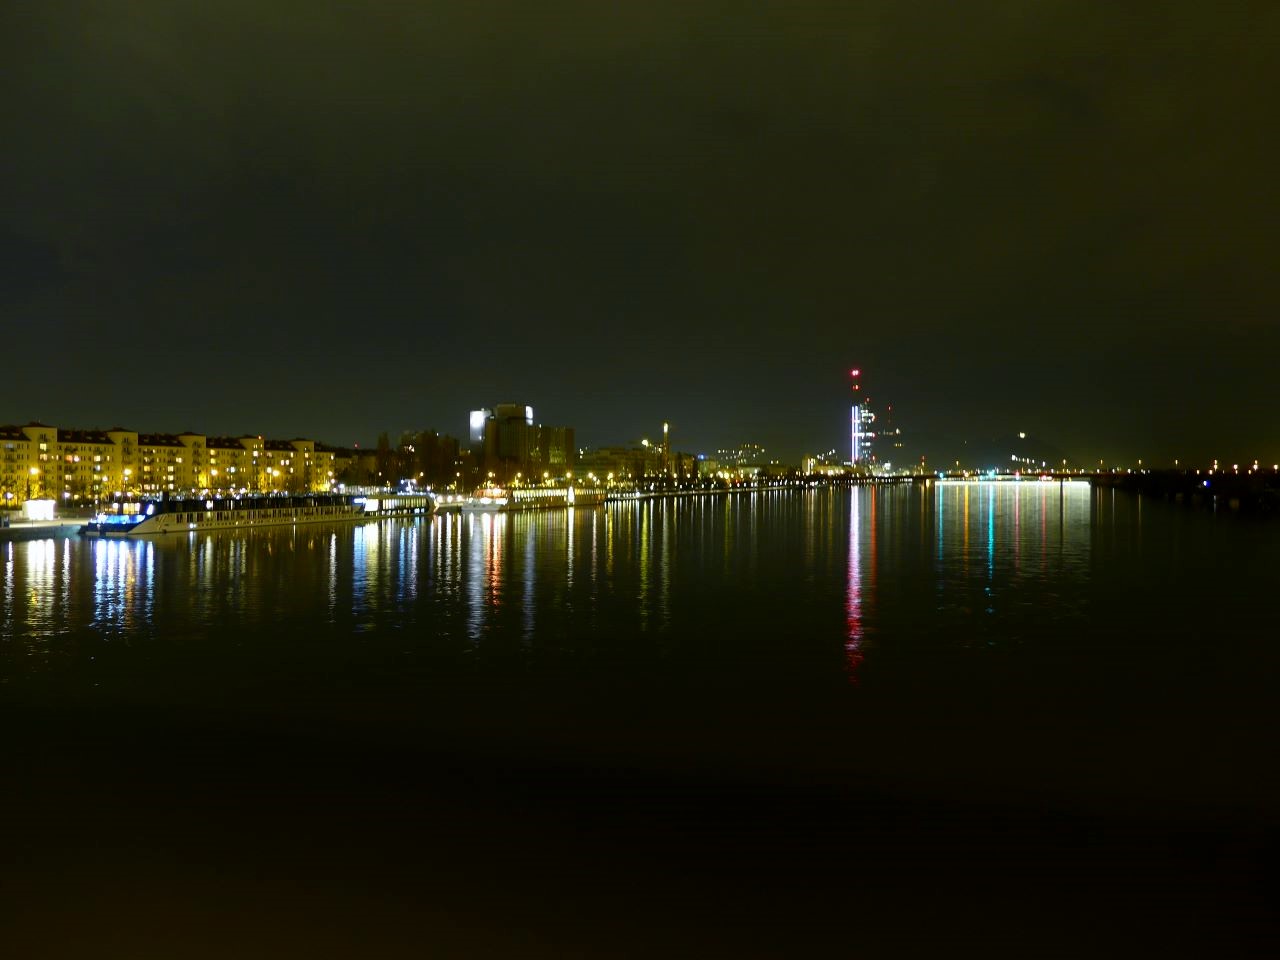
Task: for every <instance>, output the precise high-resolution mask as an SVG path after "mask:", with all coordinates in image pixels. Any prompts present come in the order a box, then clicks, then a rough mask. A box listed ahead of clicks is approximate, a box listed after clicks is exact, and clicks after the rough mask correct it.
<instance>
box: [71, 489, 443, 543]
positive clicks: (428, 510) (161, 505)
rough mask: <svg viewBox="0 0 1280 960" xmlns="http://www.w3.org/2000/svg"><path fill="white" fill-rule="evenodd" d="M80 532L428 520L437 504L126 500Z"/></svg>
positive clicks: (326, 497)
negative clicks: (386, 519)
mask: <svg viewBox="0 0 1280 960" xmlns="http://www.w3.org/2000/svg"><path fill="white" fill-rule="evenodd" d="M115 507H116V510H115V511H114V512H111V513H100V514H98V515H97V516H96V517H94V518H93V519H92V520H91V521H89V522H88V523H86V524H85V525H84V526H82V527H81V528H80V535H81V536H82V537H144V536H150V535H158V534H166V533H191V532H196V533H199V532H203V531H208V530H245V529H251V528H255V527H269V526H280V525H282V524H297V523H340V522H343V521H363V520H379V519H382V518H384V517H411V516H430V515H431V514H433V513H435V511H436V500H435V497H434V496H433V495H432V494H429V493H410V494H405V493H389V494H382V495H375V496H361V497H356V496H347V495H340V494H310V495H304V496H266V497H225V498H213V499H209V498H206V499H192V498H186V499H176V498H170V497H162V498H160V499H158V500H142V501H130V502H125V503H118V504H115Z"/></svg>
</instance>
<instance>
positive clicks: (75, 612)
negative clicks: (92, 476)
mask: <svg viewBox="0 0 1280 960" xmlns="http://www.w3.org/2000/svg"><path fill="white" fill-rule="evenodd" d="M1204 521H1205V518H1204V517H1189V516H1188V515H1185V514H1177V513H1170V512H1169V511H1167V510H1166V511H1163V512H1162V511H1158V510H1155V509H1152V508H1150V507H1148V509H1147V510H1146V512H1145V513H1142V514H1139V512H1138V507H1137V506H1136V505H1135V504H1134V503H1133V502H1131V501H1128V500H1125V499H1120V500H1117V499H1115V498H1114V497H1113V496H1112V495H1111V494H1110V493H1106V494H1103V493H1097V494H1094V493H1093V492H1091V490H1090V488H1089V487H1088V486H1087V485H1084V484H1071V483H1068V484H1056V483H1055V484H1042V483H1021V484H1014V483H968V484H962V483H935V484H932V485H930V486H928V487H925V486H914V487H913V486H909V485H907V486H896V487H879V488H877V487H859V488H854V489H852V490H846V489H825V488H819V489H814V490H806V491H791V492H768V493H753V494H749V495H741V496H729V497H724V496H705V497H687V498H680V499H671V500H666V501H662V500H658V501H637V502H629V503H619V504H613V505H610V506H608V507H607V508H602V509H591V510H584V509H574V510H572V511H561V512H545V513H526V514H512V515H497V516H493V515H479V516H459V515H456V514H455V515H441V516H438V517H435V518H433V519H432V520H430V521H421V522H405V523H398V522H387V521H383V522H380V523H369V524H361V525H347V526H344V525H335V526H322V525H315V526H311V527H308V528H303V527H299V528H278V529H267V530H260V531H254V532H252V533H249V534H232V533H226V534H212V535H203V536H200V537H196V536H195V535H192V536H190V537H185V536H183V537H176V538H173V539H165V540H150V539H147V540H138V541H132V540H129V541H114V540H112V541H78V540H47V541H33V542H27V543H10V544H4V545H3V546H0V551H3V552H2V553H0V556H2V557H3V565H2V566H0V575H2V579H0V603H2V604H3V608H2V610H0V613H2V614H3V616H2V617H0V642H2V643H3V649H2V651H0V653H2V655H3V660H2V661H0V669H2V670H4V671H6V672H8V673H10V674H21V673H25V672H31V671H33V670H34V671H39V670H53V669H62V670H67V671H70V672H74V670H75V669H76V668H77V664H83V662H84V659H85V658H87V657H92V656H94V655H95V651H96V650H97V649H98V648H99V647H100V646H101V645H102V644H104V643H107V642H110V641H112V640H113V639H115V638H125V639H127V640H130V641H137V642H141V641H146V642H147V643H150V644H160V645H163V644H166V643H172V642H175V640H177V639H181V638H188V639H189V641H190V642H196V641H199V642H205V643H207V646H208V650H207V654H208V656H210V657H213V658H217V657H218V656H219V655H220V654H219V649H220V648H219V647H218V646H217V645H216V643H215V641H214V639H213V638H217V637H224V638H225V636H227V635H228V634H232V633H233V634H234V635H235V636H236V637H238V638H243V642H244V643H247V644H254V643H257V644H264V645H268V644H275V645H286V646H287V645H289V644H297V645H299V646H300V647H301V645H302V644H303V642H304V640H305V643H307V644H310V643H313V642H314V641H315V640H316V639H317V638H321V637H324V638H327V639H328V640H329V641H330V643H331V644H332V645H333V646H334V647H336V648H338V649H339V650H340V649H341V648H342V647H343V646H344V645H348V644H352V643H353V642H355V641H353V639H352V638H353V637H357V636H368V637H379V636H384V635H386V634H388V633H390V632H394V633H396V634H397V635H398V638H397V640H396V646H397V648H398V649H400V650H416V651H419V652H424V653H438V654H442V655H467V654H468V652H471V653H478V654H479V653H483V654H487V655H501V656H507V655H520V656H540V655H551V654H554V655H557V656H563V655H573V656H578V657H590V658H595V659H596V660H597V661H605V660H608V659H609V658H620V659H623V660H625V659H627V658H629V657H642V658H653V657H659V658H661V657H676V658H678V659H679V658H685V660H684V661H682V662H687V661H688V658H693V659H694V660H701V661H705V662H715V663H723V664H725V665H726V666H729V665H738V666H741V665H744V664H746V665H750V664H755V665H757V666H759V667H760V668H762V669H771V668H772V669H786V668H787V667H788V666H789V665H790V664H793V663H795V662H800V661H805V660H806V658H808V659H809V660H813V661H814V662H819V661H821V660H822V657H823V656H824V654H823V651H824V650H825V651H830V653H831V656H832V659H831V661H830V662H831V663H832V664H833V665H834V664H840V666H839V667H838V669H839V670H842V671H843V672H845V673H846V674H849V675H853V674H854V673H855V672H856V671H857V670H858V669H860V667H859V664H861V663H862V661H863V660H864V659H866V658H868V657H870V658H873V659H874V657H876V656H878V655H880V652H883V653H886V654H887V653H890V652H892V651H894V650H902V649H905V648H906V647H909V646H911V645H919V644H922V643H925V644H927V645H933V646H940V645H950V646H952V647H954V648H955V649H966V648H968V647H970V646H988V647H989V646H997V647H998V646H1001V645H1009V644H1014V645H1017V644H1022V643H1026V642H1028V641H1029V640H1031V639H1033V638H1035V637H1036V636H1038V635H1041V634H1043V633H1044V631H1045V630H1046V629H1055V630H1059V631H1064V630H1071V629H1077V628H1086V627H1088V626H1090V625H1091V624H1096V623H1101V622H1102V616H1103V614H1102V612H1100V611H1101V608H1100V606H1099V604H1100V603H1101V602H1102V601H1100V599H1099V595H1098V585H1097V584H1096V583H1095V580H1096V577H1097V568H1098V567H1099V565H1101V567H1102V569H1104V570H1105V571H1107V572H1108V574H1109V576H1110V577H1111V579H1112V580H1116V579H1117V578H1120V579H1122V578H1123V577H1124V576H1127V575H1128V574H1127V573H1126V572H1125V571H1126V570H1127V569H1128V566H1127V564H1128V562H1129V560H1130V559H1131V557H1132V556H1134V555H1139V554H1141V555H1142V556H1144V557H1145V558H1146V560H1147V561H1148V562H1149V563H1157V564H1167V563H1169V562H1170V561H1171V559H1172V558H1174V557H1176V556H1177V553H1176V551H1174V552H1169V551H1165V552H1160V551H1153V550H1147V549H1145V548H1146V547H1147V546H1148V545H1149V543H1150V542H1151V539H1152V537H1156V539H1157V540H1161V541H1163V540H1168V539H1169V538H1170V537H1175V536H1181V537H1184V538H1185V537H1194V536H1210V535H1211V534H1210V533H1209V532H1207V530H1206V528H1205V525H1204ZM1179 531H1182V532H1179ZM1144 535H1145V539H1144ZM1176 546H1177V543H1176V542H1175V543H1174V547H1176ZM1100 549H1101V551H1102V552H1101V554H1100V553H1099V550H1100ZM1175 573H1176V571H1174V570H1172V569H1171V570H1170V571H1168V572H1167V575H1168V576H1170V577H1172V576H1174V574H1175ZM1113 599H1114V598H1111V597H1108V599H1107V601H1106V602H1108V603H1110V602H1113ZM1111 613H1112V610H1111V609H1110V608H1108V609H1107V611H1106V614H1107V615H1108V616H1109V615H1110V614H1111ZM190 638H195V639H194V640H191V639H190ZM202 638H203V639H202ZM41 651H43V653H41V654H40V655H39V656H32V655H31V654H32V652H37V653H39V652H41ZM53 653H60V656H57V657H55V656H51V655H52V654H53ZM125 661H126V662H127V657H126V658H125Z"/></svg>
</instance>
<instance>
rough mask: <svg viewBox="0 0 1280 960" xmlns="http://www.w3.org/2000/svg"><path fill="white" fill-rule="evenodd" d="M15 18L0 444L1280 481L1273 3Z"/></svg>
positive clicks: (32, 9) (654, 6) (307, 9)
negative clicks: (502, 452) (643, 444)
mask: <svg viewBox="0 0 1280 960" xmlns="http://www.w3.org/2000/svg"><path fill="white" fill-rule="evenodd" d="M328 6H330V5H326V4H317V3H313V2H307V3H301V2H285V0H270V2H264V0H252V2H250V0H243V2H241V0H235V2H232V0H208V2H204V3H198V4H197V3H177V2H173V0H163V2H161V0H135V2H131V3H124V2H117V3H75V2H58V0H40V2H38V3H25V4H16V3H10V4H6V5H5V9H4V11H3V13H0V57H2V58H3V64H4V67H3V70H2V71H0V85H3V97H2V98H0V110H2V111H3V113H2V114H0V116H2V117H3V120H2V127H0V129H2V130H3V133H2V134H0V333H2V337H0V344H2V345H0V353H2V355H3V367H2V368H0V422H20V423H21V422H26V421H28V420H31V419H42V420H45V421H47V422H52V423H57V424H60V425H63V426H83V427H91V426H101V427H106V426H111V425H113V424H116V423H121V424H124V425H126V426H132V427H133V428H135V429H143V430H148V429H155V430H181V429H193V430H196V431H203V432H207V433H224V432H226V433H243V432H253V433H265V434H266V435H268V436H284V437H291V436H299V435H302V436H310V437H315V438H318V439H321V440H325V441H328V442H330V443H338V444H350V443H353V442H360V443H362V444H364V443H369V442H371V441H372V440H373V438H374V437H375V436H376V435H377V433H378V432H380V431H383V430H386V431H389V432H391V433H392V435H395V434H397V433H398V432H399V431H401V430H408V429H422V428H436V429H439V430H441V431H445V432H451V433H453V434H455V435H461V434H462V433H463V431H464V430H465V425H466V412H467V410H468V409H469V408H471V407H474V406H479V405H485V404H491V403H494V402H501V401H504V400H514V401H518V402H528V403H531V404H533V405H534V408H535V410H536V411H537V414H538V416H539V419H541V420H543V421H545V422H549V423H567V424H569V425H573V426H576V427H577V429H578V437H579V441H580V442H581V443H593V444H609V443H621V442H629V441H634V440H636V439H638V438H639V437H640V436H642V435H645V434H648V435H650V436H654V435H656V433H657V432H658V431H659V430H660V424H661V421H662V420H663V419H664V418H665V419H669V420H670V421H671V422H672V424H673V444H674V446H676V447H677V448H680V449H686V450H692V451H695V452H697V451H705V450H709V449H714V448H715V447H717V446H720V445H727V444H730V443H735V444H736V443H738V442H741V441H743V440H752V441H755V442H759V443H762V444H764V445H765V446H766V447H767V448H769V449H770V450H771V451H773V452H777V453H779V454H782V455H784V456H798V455H799V454H801V453H803V452H807V451H815V450H824V449H827V448H829V447H832V446H836V445H840V446H841V448H842V449H843V447H844V445H845V443H846V422H847V408H846V406H845V405H846V402H847V396H848V392H847V391H848V387H847V371H848V369H849V367H851V366H859V367H861V368H862V369H863V371H864V376H865V377H866V378H867V383H868V388H869V392H870V395H871V397H872V398H873V399H874V400H876V401H885V400H890V401H892V402H893V403H894V408H895V418H896V421H897V422H898V424H899V425H900V426H901V427H902V428H903V429H904V430H905V431H907V432H908V434H909V435H910V436H911V438H912V439H913V440H914V441H916V443H915V444H914V445H913V449H915V450H916V451H917V452H924V453H928V454H929V455H930V458H931V460H932V461H934V462H938V461H941V460H942V459H943V458H946V457H950V456H952V455H953V454H954V453H955V452H956V451H960V450H963V449H964V446H965V442H966V441H968V442H969V443H970V444H973V445H977V444H980V443H981V442H983V441H985V440H987V439H989V438H993V437H994V438H1002V437H1006V436H1010V435H1012V434H1013V433H1015V432H1016V431H1019V430H1023V431H1026V432H1027V433H1028V434H1029V435H1030V436H1031V438H1032V439H1033V440H1035V441H1037V442H1038V443H1040V442H1042V443H1043V449H1045V450H1053V451H1061V453H1062V455H1064V456H1069V457H1072V458H1078V459H1080V460H1084V461H1090V460H1091V461H1093V462H1096V460H1097V458H1099V457H1105V458H1108V459H1119V458H1125V459H1126V460H1127V461H1128V462H1131V461H1132V460H1133V459H1135V458H1137V457H1145V458H1147V459H1148V461H1149V462H1151V461H1158V460H1160V459H1162V458H1167V459H1172V458H1174V457H1180V458H1184V459H1193V458H1206V457H1213V456H1219V457H1222V458H1223V459H1225V460H1226V461H1228V462H1231V461H1232V460H1241V461H1244V460H1246V459H1248V460H1251V459H1252V458H1253V457H1255V456H1256V457H1260V458H1262V459H1263V460H1265V461H1266V462H1267V463H1272V462H1275V461H1276V460H1277V459H1280V425H1278V423H1280V418H1277V416H1276V402H1275V399H1274V395H1275V386H1274V380H1275V378H1274V371H1275V368H1276V364H1277V361H1280V324H1278V323H1277V307H1278V305H1280V289H1278V288H1280V282H1278V280H1277V264H1278V263H1280V250H1277V246H1278V245H1277V241H1276V227H1277V223H1280V191H1278V190H1277V169H1278V167H1277V157H1278V156H1280V155H1278V154H1277V153H1276V151H1275V149H1274V143H1275V142H1276V136H1277V131H1276V129H1275V128H1276V125H1277V124H1276V106H1275V103H1276V96H1277V91H1280V60H1278V59H1277V57H1276V56H1275V50H1276V49H1277V48H1278V47H1280V4H1277V3H1275V2H1274V0H1260V2H1255V3H1249V2H1243V3H1230V2H1224V3H1205V2H1203V0H1197V2H1186V0H1160V2H1133V3H1116V2H1113V0H1109V2H1086V0H1044V2H1034V3H1033V2H1028V0H1008V2H987V3H981V2H968V3H951V2H942V0H936V2H908V0H870V2H846V3H811V2H804V0H790V2H786V3H757V4H743V3H708V2H700V0H680V2H665V0H644V2H634V3H624V4H604V3H551V2H541V3H528V2H520V3H510V2H492V3H490V2H474V0H469V2H465V3H464V2H458V0H454V2H449V3H432V2H416V3H386V2H378V0H373V2H366V3H361V4H350V5H342V7H341V8H340V9H338V8H337V5H332V6H333V7H334V8H335V9H331V10H326V9H325V8H326V7H328Z"/></svg>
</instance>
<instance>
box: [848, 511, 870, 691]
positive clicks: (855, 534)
mask: <svg viewBox="0 0 1280 960" xmlns="http://www.w3.org/2000/svg"><path fill="white" fill-rule="evenodd" d="M861 499H862V491H861V490H859V489H858V488H857V487H855V488H853V489H852V490H851V491H850V506H849V580H848V584H847V586H846V588H845V627H846V633H847V638H846V640H845V644H844V662H845V673H847V674H848V677H849V682H850V683H857V682H858V668H859V667H860V666H861V665H862V661H863V659H865V656H866V655H865V654H864V653H863V649H862V648H863V644H864V643H865V641H866V625H865V622H864V618H865V612H864V610H863V604H864V603H869V601H870V599H871V593H872V589H871V588H872V585H873V584H874V583H875V576H876V494H875V491H874V489H873V490H872V492H871V513H870V517H869V518H868V523H867V540H868V556H867V571H866V573H867V576H866V579H865V581H864V579H863V569H862V524H861V519H862V518H861V503H860V501H861Z"/></svg>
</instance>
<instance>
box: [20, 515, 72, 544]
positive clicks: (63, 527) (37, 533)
mask: <svg viewBox="0 0 1280 960" xmlns="http://www.w3.org/2000/svg"><path fill="white" fill-rule="evenodd" d="M83 524H84V518H82V517H81V518H65V517H64V518H62V519H60V520H14V521H12V522H11V523H10V525H9V526H7V527H0V543H20V542H23V541H26V540H51V539H57V538H60V537H74V536H75V535H76V531H77V530H79V529H80V527H81V526H82V525H83Z"/></svg>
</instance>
